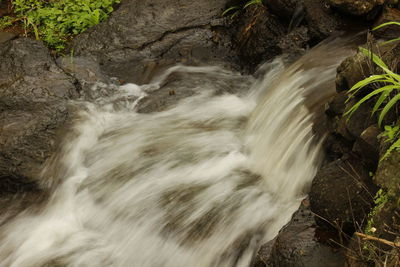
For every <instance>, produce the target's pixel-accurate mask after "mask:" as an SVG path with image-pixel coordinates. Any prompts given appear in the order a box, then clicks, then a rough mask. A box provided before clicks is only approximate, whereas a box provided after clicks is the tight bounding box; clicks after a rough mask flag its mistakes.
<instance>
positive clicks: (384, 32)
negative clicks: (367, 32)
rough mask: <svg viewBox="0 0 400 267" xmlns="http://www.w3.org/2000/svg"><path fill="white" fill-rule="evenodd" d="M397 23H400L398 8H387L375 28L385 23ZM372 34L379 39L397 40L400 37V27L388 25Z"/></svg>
mask: <svg viewBox="0 0 400 267" xmlns="http://www.w3.org/2000/svg"><path fill="white" fill-rule="evenodd" d="M391 21H397V22H400V10H398V9H396V8H390V7H387V6H386V7H385V8H384V10H383V12H382V14H381V15H380V16H379V17H378V19H377V20H376V21H375V23H374V27H377V26H379V25H381V24H383V23H386V22H391ZM372 34H373V35H374V36H376V37H378V38H384V39H388V40H390V39H395V38H398V37H399V36H400V26H398V25H388V26H385V27H382V28H380V29H377V30H374V31H372Z"/></svg>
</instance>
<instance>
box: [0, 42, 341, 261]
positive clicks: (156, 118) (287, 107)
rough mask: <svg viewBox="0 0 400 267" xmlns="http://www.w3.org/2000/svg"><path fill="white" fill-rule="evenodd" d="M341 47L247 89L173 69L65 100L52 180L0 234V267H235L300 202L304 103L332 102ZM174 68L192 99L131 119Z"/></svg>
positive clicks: (307, 126)
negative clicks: (65, 129)
mask: <svg viewBox="0 0 400 267" xmlns="http://www.w3.org/2000/svg"><path fill="white" fill-rule="evenodd" d="M345 51H347V50H346V49H344V48H343V47H336V48H333V47H332V46H322V47H319V48H317V49H315V50H314V52H313V51H312V52H310V54H309V55H307V56H306V57H304V58H302V59H301V60H300V61H298V62H296V63H295V64H293V65H292V66H291V67H289V68H286V69H285V67H284V64H283V62H282V61H281V60H279V59H278V60H275V61H274V62H272V63H269V64H267V65H266V66H265V68H269V71H268V72H266V73H265V74H264V75H263V76H262V77H261V78H260V79H257V80H256V79H254V78H252V77H245V76H241V75H240V74H237V73H232V72H229V71H226V70H223V69H220V68H217V67H185V66H177V67H173V68H171V69H169V70H167V71H166V72H165V73H164V74H163V75H161V76H160V77H159V78H157V79H155V81H154V82H153V83H151V84H148V85H143V86H138V85H134V84H128V85H124V86H121V87H120V88H118V90H117V91H118V93H116V94H115V95H114V96H112V97H108V98H106V99H104V98H99V101H95V102H94V103H86V102H80V103H78V104H76V105H77V106H78V107H80V109H81V111H80V115H79V120H78V121H77V122H76V123H75V125H74V126H73V127H72V129H70V131H71V133H73V134H70V135H68V134H67V135H66V139H65V141H64V145H63V149H62V151H60V152H59V153H58V154H57V155H56V156H55V157H54V159H53V160H52V161H50V162H49V164H48V166H47V168H46V170H45V171H44V175H47V176H56V177H53V178H54V179H56V180H59V181H60V183H59V185H58V186H57V188H56V190H55V191H54V192H53V194H52V196H51V197H50V200H49V201H48V203H47V204H46V205H45V206H44V207H43V209H42V210H41V211H40V212H35V213H33V212H32V213H29V212H24V213H23V214H21V215H20V216H18V217H16V218H15V219H13V220H12V221H10V222H9V223H8V224H6V225H5V226H3V227H2V228H1V236H0V237H1V244H0V266H12V267H30V266H32V267H34V266H96V267H97V266H129V267H131V266H151V267H153V266H154V267H157V266H166V267H180V266H182V267H187V266H193V267H196V266H199V267H208V266H218V267H221V266H248V265H249V264H250V263H251V260H252V258H253V256H254V254H255V253H256V251H257V250H258V248H259V246H260V245H261V244H262V243H263V242H266V241H268V240H271V239H272V238H273V237H274V236H275V235H276V234H277V233H278V231H279V229H280V228H281V227H282V226H283V225H284V224H285V223H287V222H288V220H289V219H290V217H291V215H292V214H293V212H294V211H295V210H296V209H297V207H298V205H299V203H300V201H301V199H302V198H303V197H304V196H305V194H306V193H307V190H308V186H309V184H310V182H311V180H312V178H313V176H314V175H315V173H316V170H317V168H318V164H319V161H320V147H319V145H318V143H319V140H315V138H314V136H313V133H312V114H311V112H310V111H309V108H308V107H307V101H306V99H305V96H306V95H310V94H314V95H318V97H317V98H318V99H323V98H324V97H326V95H328V94H330V93H332V92H331V91H329V90H326V88H322V87H324V86H325V84H326V83H328V82H330V83H333V79H334V76H335V68H336V65H337V64H338V62H340V60H342V59H343V56H344V55H345V54H347V52H346V53H345ZM339 52H340V53H339ZM329 53H332V54H329ZM322 54H323V55H326V56H327V58H330V60H328V59H326V60H321V59H318V60H317V62H315V61H313V59H315V58H317V57H318V56H320V55H322ZM333 55H334V56H333ZM176 72H179V73H184V74H185V75H187V77H191V79H193V80H195V81H196V82H194V83H193V88H191V89H193V90H194V91H195V92H196V94H195V95H194V96H192V97H188V98H186V99H183V100H181V101H180V102H179V103H178V104H177V105H175V106H172V107H170V108H169V109H167V110H165V111H162V112H153V113H148V114H143V113H138V112H136V111H135V110H136V108H137V105H138V103H140V100H141V99H142V98H144V97H146V96H147V95H149V94H152V92H153V91H156V90H162V89H163V83H164V82H165V81H166V79H168V77H169V76H170V75H171V74H172V73H176ZM199 74H201V79H203V80H198V79H200V78H199V77H197V76H196V75H199ZM207 79H210V80H213V81H214V80H218V81H219V83H214V82H211V83H206V82H204V83H203V81H206V80H207ZM237 79H241V80H244V81H245V82H242V83H237V82H236V80H237ZM232 81H234V82H232ZM221 84H222V85H221ZM249 84H251V86H250V87H251V88H250V90H249V88H248V87H249ZM184 86H186V87H187V83H185V85H184ZM221 86H222V87H236V89H237V90H236V91H237V92H239V93H238V94H230V93H223V94H221V93H220V92H221ZM242 87H243V88H242ZM244 87H246V88H244ZM99 88H101V90H106V89H107V86H106V85H98V88H94V89H93V90H99ZM159 88H161V89H159ZM228 89H232V88H228ZM176 90H177V91H179V90H184V88H177V89H176ZM226 91H230V90H226ZM216 92H219V93H216ZM115 101H118V103H119V104H118V109H117V108H115V105H114V104H115ZM121 101H122V102H123V103H124V105H122V106H123V108H121ZM47 178H49V177H47Z"/></svg>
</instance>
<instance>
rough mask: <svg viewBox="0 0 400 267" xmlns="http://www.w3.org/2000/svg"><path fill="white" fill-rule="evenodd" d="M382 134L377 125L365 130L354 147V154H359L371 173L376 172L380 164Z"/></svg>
mask: <svg viewBox="0 0 400 267" xmlns="http://www.w3.org/2000/svg"><path fill="white" fill-rule="evenodd" d="M380 133H381V131H380V129H379V128H378V126H377V125H372V126H370V127H368V128H367V129H365V130H364V131H363V132H362V133H361V135H360V137H358V138H357V139H356V141H355V143H354V146H353V152H355V153H357V154H358V155H359V156H360V157H361V159H362V161H363V162H364V164H365V165H366V167H367V168H368V170H369V171H371V172H375V170H376V168H377V166H378V162H379V141H378V135H379V134H380Z"/></svg>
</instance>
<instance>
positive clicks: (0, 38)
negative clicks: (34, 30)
mask: <svg viewBox="0 0 400 267" xmlns="http://www.w3.org/2000/svg"><path fill="white" fill-rule="evenodd" d="M15 37H16V35H15V34H14V33H11V32H2V31H0V44H1V43H5V42H7V41H9V40H12V39H14V38H15Z"/></svg>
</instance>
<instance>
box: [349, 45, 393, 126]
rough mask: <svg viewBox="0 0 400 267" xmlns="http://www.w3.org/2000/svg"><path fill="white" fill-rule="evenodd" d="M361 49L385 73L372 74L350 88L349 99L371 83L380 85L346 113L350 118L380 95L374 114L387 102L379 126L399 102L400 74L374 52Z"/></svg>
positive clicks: (380, 115)
mask: <svg viewBox="0 0 400 267" xmlns="http://www.w3.org/2000/svg"><path fill="white" fill-rule="evenodd" d="M359 49H360V51H361V52H362V53H363V54H364V55H365V56H367V57H370V58H371V59H372V61H373V62H374V63H375V64H376V65H378V66H379V67H380V68H381V69H382V70H383V71H384V73H383V74H375V75H372V76H370V77H368V78H366V79H364V80H362V81H359V82H358V83H356V84H355V85H354V86H353V87H352V88H351V89H350V90H349V92H348V93H349V98H348V100H347V101H349V100H350V99H351V98H353V97H354V96H355V95H356V94H357V93H358V92H359V91H360V90H361V89H363V88H364V87H367V86H370V85H373V84H375V85H378V87H379V88H378V89H375V90H373V91H372V92H371V93H369V94H367V95H366V96H364V97H363V98H362V99H361V100H359V101H358V102H357V103H356V104H355V105H354V106H352V107H351V108H350V109H349V110H348V111H347V112H346V113H345V114H344V115H345V116H348V117H349V118H350V117H351V115H352V114H353V113H354V112H355V111H356V110H357V109H358V108H359V107H360V106H361V105H362V104H363V103H365V102H367V101H368V100H369V99H371V98H372V97H374V96H378V95H380V96H379V98H378V100H377V101H376V102H375V105H374V107H373V109H372V115H373V114H375V113H376V112H377V111H378V110H379V109H380V108H381V107H382V105H383V104H384V103H385V105H384V107H383V109H382V110H380V112H379V118H378V124H379V126H380V125H381V124H382V121H383V119H384V118H385V116H386V114H387V113H388V112H389V111H390V110H391V109H392V108H393V107H394V106H395V104H397V102H398V101H399V100H400V75H399V74H397V73H394V72H393V71H391V70H390V69H389V67H388V66H387V65H386V64H385V63H384V62H383V61H382V59H381V58H380V57H379V56H377V55H376V54H374V53H373V52H372V51H370V50H368V49H365V48H362V47H360V48H359Z"/></svg>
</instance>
